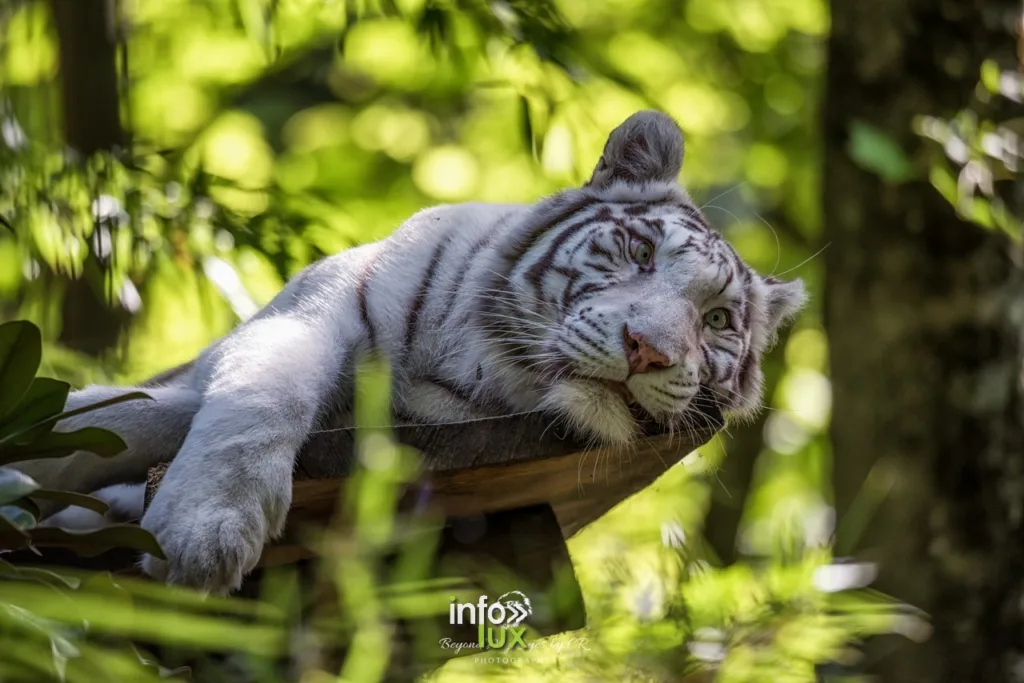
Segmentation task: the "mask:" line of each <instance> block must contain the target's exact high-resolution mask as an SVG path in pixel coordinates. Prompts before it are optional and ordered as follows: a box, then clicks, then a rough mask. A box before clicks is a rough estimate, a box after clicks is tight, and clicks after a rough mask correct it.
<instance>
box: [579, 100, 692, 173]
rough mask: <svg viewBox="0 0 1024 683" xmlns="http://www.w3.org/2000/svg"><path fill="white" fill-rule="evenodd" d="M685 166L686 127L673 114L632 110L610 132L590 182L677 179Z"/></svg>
mask: <svg viewBox="0 0 1024 683" xmlns="http://www.w3.org/2000/svg"><path fill="white" fill-rule="evenodd" d="M682 167H683V131H681V130H680V129H679V124H677V123H676V122H675V121H674V120H672V117H670V116H669V115H667V114H663V113H662V112H660V111H654V110H650V109H649V110H647V111H640V112H637V113H636V114H633V115H632V116H630V117H629V118H628V119H626V120H625V121H624V122H623V123H622V124H621V125H620V126H619V127H618V128H616V129H615V130H613V131H612V134H611V135H609V136H608V142H606V143H605V145H604V154H602V155H601V160H600V161H598V163H597V168H595V169H594V174H593V175H592V176H591V178H590V181H589V182H588V183H587V185H588V186H591V187H596V188H602V187H607V186H608V185H610V184H611V183H613V182H615V181H616V180H623V181H626V182H630V183H646V182H652V181H662V182H675V180H676V179H677V178H678V177H679V171H680V170H681V169H682Z"/></svg>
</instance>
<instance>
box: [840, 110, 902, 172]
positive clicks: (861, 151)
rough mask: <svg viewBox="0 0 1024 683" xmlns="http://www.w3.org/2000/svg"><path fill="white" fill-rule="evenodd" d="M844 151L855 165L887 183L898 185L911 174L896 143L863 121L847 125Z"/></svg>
mask: <svg viewBox="0 0 1024 683" xmlns="http://www.w3.org/2000/svg"><path fill="white" fill-rule="evenodd" d="M847 152H848V153H849V155H850V158H851V159H853V161H854V162H855V163H856V164H857V165H858V166H860V167H861V168H863V169H865V170H867V171H871V172H872V173H875V174H876V175H878V176H879V177H881V178H882V180H884V181H886V182H887V183H901V182H903V181H905V180H909V179H910V178H911V177H913V175H914V167H913V166H912V165H911V163H910V160H909V159H908V158H907V156H906V154H904V153H903V150H902V149H900V146H899V145H898V144H897V143H896V141H895V140H893V139H892V138H890V137H889V136H888V135H886V134H885V133H883V132H882V131H880V130H879V129H877V128H875V127H874V126H872V125H871V124H868V123H865V122H863V121H854V122H853V124H852V125H851V126H850V142H849V145H848V148H847Z"/></svg>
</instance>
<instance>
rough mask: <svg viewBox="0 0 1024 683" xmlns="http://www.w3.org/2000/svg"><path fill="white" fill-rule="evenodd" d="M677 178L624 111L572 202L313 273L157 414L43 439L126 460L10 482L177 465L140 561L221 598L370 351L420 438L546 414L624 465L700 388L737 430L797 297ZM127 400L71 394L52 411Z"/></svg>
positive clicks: (110, 478)
mask: <svg viewBox="0 0 1024 683" xmlns="http://www.w3.org/2000/svg"><path fill="white" fill-rule="evenodd" d="M682 162H683V137H682V133H681V131H680V130H679V127H678V126H677V125H676V123H675V122H674V121H673V120H672V119H671V118H669V117H668V116H666V115H664V114H662V113H659V112H654V111H646V112H639V113H637V114H635V115H633V116H632V117H630V118H629V119H628V120H627V121H625V122H624V123H623V124H622V125H621V126H619V127H618V128H617V129H616V130H615V131H613V132H612V134H611V135H610V136H609V138H608V141H607V143H606V145H605V149H604V154H603V156H602V157H601V160H600V162H599V163H598V165H597V168H596V169H595V171H594V173H593V176H592V178H591V179H590V181H589V182H588V183H587V184H586V185H584V186H583V187H581V188H576V189H569V190H565V191H563V192H560V193H558V194H556V195H553V196H551V197H548V198H546V199H543V200H541V201H540V202H538V203H536V204H532V205H491V204H459V205H451V206H439V207H435V208H431V209H427V210H424V211H422V212H420V213H418V214H416V215H415V216H413V217H412V218H410V219H409V220H408V221H407V222H406V223H405V224H404V225H402V226H401V227H400V228H399V229H398V230H397V231H396V232H394V233H393V234H392V235H391V236H390V237H388V238H387V239H384V240H382V241H380V242H376V243H373V244H367V245H364V246H360V247H357V248H354V249H350V250H348V251H345V252H343V253H340V254H337V255H335V256H331V257H329V258H325V259H323V260H321V261H319V262H318V263H315V264H313V265H311V266H310V267H309V268H307V269H306V270H304V271H303V272H302V273H300V274H299V275H298V276H297V277H295V278H294V279H293V280H292V281H291V282H290V283H289V284H288V285H287V286H286V287H285V288H284V290H283V291H282V292H281V293H280V294H279V295H278V296H277V297H276V298H275V299H274V300H273V301H272V302H271V303H270V304H269V305H268V306H266V308H264V309H263V310H262V311H260V312H259V313H258V314H257V315H255V316H254V317H253V318H252V319H250V320H248V321H246V322H245V323H243V324H242V325H240V326H239V327H238V328H237V329H235V330H234V331H233V332H232V333H230V334H229V335H228V336H227V337H225V338H224V339H221V340H220V341H218V342H216V343H214V344H212V345H211V346H210V347H209V348H207V349H206V350H205V351H204V352H203V353H202V354H201V355H200V356H199V357H198V358H197V359H196V360H195V361H194V362H193V363H191V364H189V365H188V366H185V368H184V369H183V370H181V371H180V372H178V373H171V375H169V376H168V377H166V378H164V379H163V380H162V381H160V382H157V383H156V384H158V386H154V387H151V388H147V389H146V391H147V393H149V394H150V395H151V396H152V397H153V399H155V400H154V401H133V402H128V403H124V404H119V405H116V406H112V407H109V408H105V409H103V410H99V411H96V412H93V413H88V414H85V415H82V416H79V417H76V418H73V419H70V420H67V421H66V422H65V423H62V424H61V425H60V429H62V430H70V429H77V428H80V427H82V426H86V425H99V426H103V427H106V428H108V429H112V430H113V431H115V432H117V433H118V434H120V435H121V436H122V437H123V438H124V440H125V442H126V443H127V445H128V449H127V450H126V451H125V452H124V453H122V454H120V455H118V456H117V457H114V458H110V459H100V458H97V457H95V456H92V455H90V454H86V453H77V454H75V455H72V456H69V457H68V458H64V459H62V460H61V461H56V462H54V461H45V462H43V461H39V462H32V463H24V464H23V465H22V467H21V468H22V469H24V470H25V471H26V472H28V473H29V474H30V475H32V476H34V477H36V478H37V479H38V480H40V481H41V483H43V485H45V486H47V487H50V488H64V489H72V490H76V491H82V492H85V491H92V490H95V489H99V488H101V487H105V486H110V485H112V484H117V483H120V482H128V481H142V480H144V478H145V476H146V473H147V471H148V469H149V468H150V467H151V466H153V465H154V464H156V463H159V462H164V461H168V460H172V459H173V460H172V462H171V465H170V467H169V469H168V471H167V474H166V476H165V478H164V480H163V483H162V485H161V487H160V489H159V491H158V492H157V494H156V496H155V497H154V500H153V501H152V505H151V506H150V507H149V509H148V511H146V513H145V516H144V517H143V519H142V525H143V526H144V527H145V528H146V529H148V530H150V531H151V532H152V533H153V534H154V535H155V536H156V538H157V540H158V541H159V543H160V545H161V547H162V548H163V550H164V552H165V554H166V557H167V559H166V560H160V559H157V558H154V557H149V556H147V557H144V558H143V568H144V570H145V571H146V572H147V573H149V574H150V575H151V576H153V577H155V578H159V579H162V580H166V581H168V582H172V583H176V584H184V585H189V586H193V587H196V588H200V589H202V590H205V591H210V592H218V593H220V592H226V591H230V590H232V589H236V588H237V587H238V586H239V585H240V583H241V581H242V578H243V576H244V575H245V574H246V573H247V572H249V571H250V570H251V569H252V568H253V567H254V566H255V564H256V562H257V560H258V559H259V556H260V554H261V552H262V549H263V546H264V543H266V542H267V541H268V540H269V539H273V538H275V537H277V536H278V535H279V534H280V533H281V532H282V531H283V527H284V523H285V518H286V514H287V511H288V509H289V506H290V503H291V493H292V469H293V466H294V465H295V460H296V454H297V452H298V451H299V450H300V447H301V446H302V445H303V443H304V442H305V441H306V439H307V437H308V436H309V435H310V433H311V432H312V431H313V430H315V428H316V426H317V421H318V418H319V416H320V415H321V411H322V410H323V409H324V407H325V406H328V405H337V404H346V403H347V402H348V401H349V400H350V399H351V392H352V379H353V367H354V363H355V362H356V361H357V360H358V359H359V358H360V357H361V356H363V355H365V354H368V353H370V352H379V353H382V354H383V355H385V356H386V357H387V358H389V359H390V362H391V364H392V369H393V387H392V395H393V410H394V412H395V414H398V415H402V416H407V417H409V418H412V419H413V420H419V421H425V422H432V423H437V422H446V421H456V420H463V419H470V418H475V417H488V416H494V415H501V414H510V413H517V412H521V411H535V410H541V411H548V412H549V413H550V414H551V415H552V416H553V417H557V418H560V419H563V420H565V421H566V422H567V423H568V424H570V425H571V426H572V427H573V428H575V429H576V430H577V431H578V432H579V433H580V434H581V435H582V436H584V437H589V438H595V439H598V440H600V441H602V442H604V443H606V444H612V445H613V444H627V443H629V442H630V441H631V440H632V439H634V438H635V437H636V435H637V433H638V422H637V419H636V418H635V417H634V412H633V411H635V410H636V409H637V408H640V409H642V413H644V414H646V416H647V417H649V418H653V419H654V420H656V421H658V422H660V423H663V424H665V425H682V424H684V422H685V420H686V419H687V411H688V410H693V407H694V397H695V396H696V395H697V392H698V390H699V389H700V390H702V391H703V392H704V395H710V396H713V397H714V398H715V400H716V402H717V403H718V405H719V406H720V407H721V408H722V409H723V411H724V412H725V413H726V414H727V415H730V416H744V415H749V414H751V413H752V412H753V411H756V410H757V409H758V408H759V406H760V402H761V369H760V359H761V356H762V354H763V353H764V351H765V350H766V348H767V347H768V346H769V345H770V343H771V342H772V340H773V338H774V335H775V332H776V330H777V328H778V327H779V325H780V324H781V323H782V322H783V321H785V320H786V319H788V318H790V317H792V316H793V315H794V314H795V313H796V312H797V311H798V310H799V308H800V307H801V306H802V304H803V302H804V300H805V293H804V286H803V284H802V283H801V282H800V281H799V280H795V281H791V282H782V281H779V280H775V279H772V278H767V277H762V276H760V275H758V274H756V273H754V272H753V271H752V270H751V269H750V268H749V267H748V266H747V265H746V264H744V263H743V261H742V260H741V259H740V258H739V256H738V255H737V254H736V252H735V251H734V250H733V248H732V247H731V246H730V245H729V244H728V243H727V242H726V241H725V240H724V239H723V238H722V237H721V236H720V235H719V234H718V233H717V232H715V231H714V230H712V229H711V228H710V227H709V226H708V224H707V223H706V221H705V220H704V218H703V216H702V215H701V213H700V211H699V210H698V209H697V207H696V206H695V205H694V204H693V202H692V201H691V200H690V198H689V196H688V195H687V194H686V192H685V191H684V190H683V189H682V188H681V187H680V186H679V184H678V180H677V178H678V176H679V173H680V170H681V168H682ZM128 390H129V389H127V388H110V387H88V388H86V389H84V390H82V391H79V392H75V393H73V394H72V396H71V399H70V401H69V404H70V406H71V407H75V406H79V405H84V404H88V403H92V402H95V401H97V400H100V399H104V398H109V397H111V396H115V395H117V394H120V393H122V392H125V391H128ZM631 404H632V409H631ZM179 446H180V448H179Z"/></svg>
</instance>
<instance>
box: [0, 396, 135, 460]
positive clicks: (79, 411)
mask: <svg viewBox="0 0 1024 683" xmlns="http://www.w3.org/2000/svg"><path fill="white" fill-rule="evenodd" d="M139 399H147V400H150V401H151V400H153V397H152V396H150V395H149V394H147V393H145V392H142V391H131V392H128V393H127V394H121V395H120V396H115V397H113V398H108V399H106V400H103V401H98V402H96V403H92V404H90V405H87V406H82V407H81V408H76V409H74V410H69V411H67V412H66V413H60V414H59V415H54V416H53V417H49V418H47V419H45V420H42V421H40V422H38V423H36V424H34V425H32V426H31V427H29V428H27V429H24V430H22V431H20V432H17V433H14V434H11V435H10V436H7V437H5V438H3V439H0V444H3V443H4V442H8V441H11V442H13V441H17V440H19V439H20V438H21V437H22V435H24V434H28V433H31V432H33V431H34V430H36V429H41V428H43V427H53V425H55V424H56V423H58V422H60V421H61V420H66V419H67V418H69V417H75V416H76V415H84V414H85V413H91V412H92V411H94V410H99V409H100V408H106V407H108V406H113V405H117V404H118V403H125V402H127V401H137V400H139ZM122 448H123V447H122Z"/></svg>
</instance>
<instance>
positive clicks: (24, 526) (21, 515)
mask: <svg viewBox="0 0 1024 683" xmlns="http://www.w3.org/2000/svg"><path fill="white" fill-rule="evenodd" d="M0 517H3V518H4V519H6V520H7V521H8V522H10V523H11V524H12V525H13V526H14V527H15V528H17V529H19V530H20V531H28V530H29V529H31V528H32V527H34V526H35V525H36V518H35V517H33V516H32V513H30V512H28V511H27V510H23V509H22V508H20V507H18V506H17V505H0Z"/></svg>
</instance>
